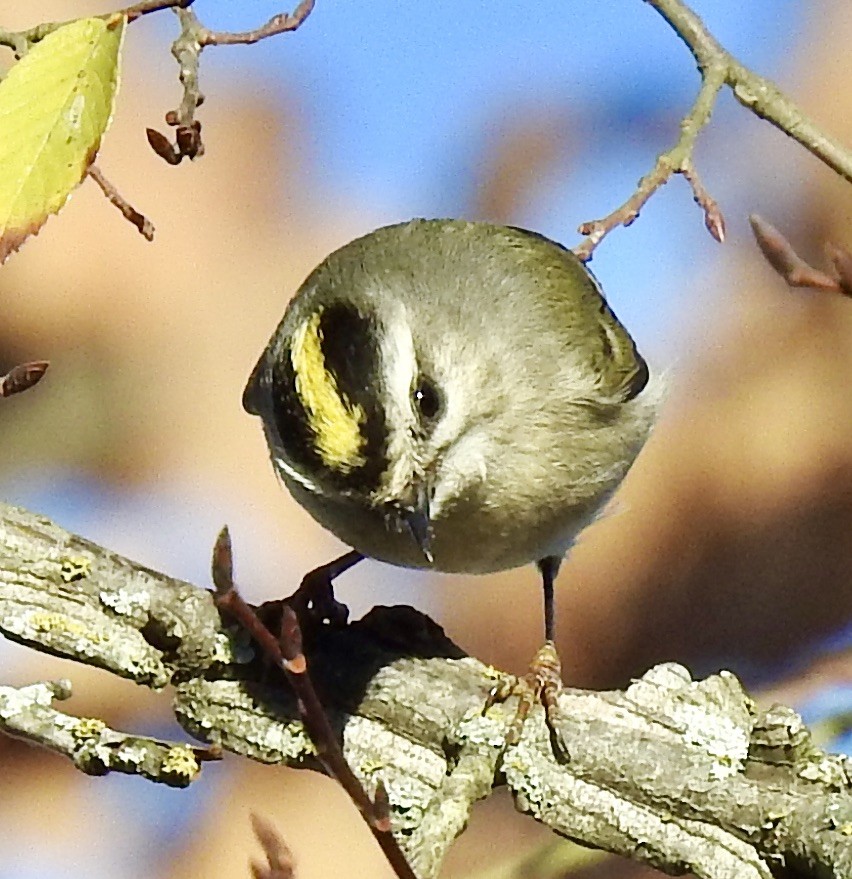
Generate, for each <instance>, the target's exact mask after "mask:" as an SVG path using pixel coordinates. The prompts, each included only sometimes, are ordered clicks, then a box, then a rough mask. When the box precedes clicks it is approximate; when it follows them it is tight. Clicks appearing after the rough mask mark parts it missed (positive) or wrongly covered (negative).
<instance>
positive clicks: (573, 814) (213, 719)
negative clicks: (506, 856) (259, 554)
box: [0, 506, 852, 879]
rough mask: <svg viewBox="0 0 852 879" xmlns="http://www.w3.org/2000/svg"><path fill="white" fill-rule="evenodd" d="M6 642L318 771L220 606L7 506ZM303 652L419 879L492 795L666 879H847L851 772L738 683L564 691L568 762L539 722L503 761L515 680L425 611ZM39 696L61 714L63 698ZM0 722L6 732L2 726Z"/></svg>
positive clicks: (330, 637)
mask: <svg viewBox="0 0 852 879" xmlns="http://www.w3.org/2000/svg"><path fill="white" fill-rule="evenodd" d="M259 610H260V613H261V615H263V614H264V613H266V612H272V611H274V608H270V607H269V606H266V607H262V608H260V609H259ZM0 631H2V632H3V633H4V634H6V635H7V636H8V637H12V638H14V639H16V640H18V641H21V642H23V643H26V644H29V645H31V646H32V647H34V648H35V649H38V650H46V651H49V652H53V653H58V654H60V655H62V656H67V657H70V658H73V659H77V660H78V661H81V662H84V663H88V664H92V665H97V666H99V667H101V668H107V669H110V670H111V671H113V672H114V673H115V674H118V675H121V676H123V677H128V678H131V679H133V680H136V681H138V682H139V683H142V684H145V685H146V686H150V687H155V688H157V687H162V686H165V684H167V683H171V684H172V685H173V686H174V688H175V693H176V695H175V706H174V707H175V712H176V715H177V717H178V719H179V720H180V722H181V723H182V725H183V726H184V728H185V729H187V730H188V731H189V732H190V733H192V734H193V735H195V736H198V737H199V738H201V739H203V740H205V741H209V742H214V743H216V744H217V745H218V747H221V748H222V749H227V750H230V751H233V752H236V753H239V754H244V755H246V756H248V757H251V758H252V759H255V760H260V761H263V762H268V763H282V762H283V763H288V764H290V765H293V766H303V767H316V766H317V761H316V760H315V755H314V753H313V748H312V745H311V743H310V741H309V738H308V737H307V736H306V734H305V731H304V729H303V727H302V724H301V722H300V721H299V719H298V718H299V712H298V709H297V706H296V704H295V699H294V697H293V695H292V693H291V691H290V690H289V689H288V688H287V686H286V684H285V683H284V682H283V681H282V682H280V683H275V682H274V681H271V680H270V677H269V671H268V667H264V664H263V663H262V662H261V661H260V660H259V659H258V658H257V657H256V656H255V655H254V651H253V649H252V647H251V645H250V644H249V643H248V642H247V640H246V639H245V637H244V635H243V634H242V633H241V632H239V631H235V630H232V629H229V628H227V627H225V626H223V624H222V622H221V620H220V619H219V616H218V614H217V612H216V610H215V607H214V603H213V598H212V594H211V593H209V592H207V591H205V590H202V589H199V588H197V587H194V586H191V585H190V584H188V583H184V582H181V581H176V580H172V579H170V578H168V577H165V576H164V575H162V574H158V573H156V572H154V571H151V570H148V569H146V568H143V567H141V566H138V565H135V564H133V563H132V562H129V561H128V560H126V559H124V558H122V557H121V556H118V555H116V554H114V553H111V552H109V551H107V550H104V549H102V548H100V547H98V546H95V545H94V544H92V543H90V542H88V541H86V540H83V539H82V538H80V537H76V536H74V535H71V534H69V533H67V532H65V531H63V530H62V529H61V528H59V527H57V526H56V525H55V524H53V523H51V522H49V521H48V520H46V519H43V518H41V517H38V516H33V515H32V514H29V513H27V512H25V511H23V510H19V509H16V508H13V507H7V506H0ZM305 653H306V654H307V656H308V661H309V664H310V668H311V674H312V676H313V678H314V680H315V683H316V686H317V689H318V691H319V692H320V693H321V694H322V698H323V701H324V704H325V706H326V710H327V712H328V715H329V717H330V719H331V722H332V726H333V728H334V729H335V730H336V731H337V733H338V735H340V736H341V740H342V742H343V749H344V753H345V755H346V758H347V760H348V761H349V763H350V765H351V767H352V769H353V770H354V772H355V774H356V775H357V777H358V778H359V779H360V781H361V782H362V784H363V785H364V788H365V789H366V791H367V792H368V793H369V794H370V795H371V796H372V795H374V793H375V791H376V789H377V787H378V786H379V785H380V784H381V786H383V787H384V789H385V790H386V792H387V796H388V800H389V804H390V815H391V820H392V824H393V829H394V834H395V835H396V838H397V840H398V841H399V844H400V847H401V848H402V850H403V851H404V852H405V854H406V857H407V859H408V862H409V863H410V865H411V867H412V869H413V870H414V872H415V873H416V875H417V876H418V877H422V879H428V877H435V876H437V875H438V872H439V870H440V864H441V862H442V860H443V857H444V855H445V854H446V850H447V848H448V847H449V845H450V843H451V841H452V839H453V838H454V837H455V836H457V835H458V834H459V833H460V832H461V831H462V829H463V828H464V826H465V823H466V821H467V819H468V816H469V814H470V809H471V807H472V805H473V803H474V802H475V801H476V800H477V799H480V798H482V797H485V796H487V795H488V794H489V793H490V792H491V790H492V789H493V787H494V786H495V784H498V783H499V784H506V785H508V787H509V788H510V789H511V791H512V792H513V794H514V796H515V799H516V802H517V805H518V808H519V809H520V810H522V811H524V812H527V813H529V814H531V815H532V816H533V817H534V818H535V819H536V820H538V821H541V822H543V823H544V824H546V825H548V826H550V827H552V828H553V829H554V830H555V831H556V832H558V833H560V834H563V835H564V836H567V837H570V838H572V839H578V840H581V841H583V842H585V843H587V844H589V845H593V846H598V847H601V848H604V849H607V850H609V851H615V852H618V853H621V854H624V855H626V856H629V857H633V858H637V859H639V860H643V861H645V862H647V863H651V864H654V865H660V866H664V867H665V868H666V869H667V870H669V871H692V872H693V873H695V874H696V875H697V876H700V877H707V879H722V877H732V876H737V877H738V879H770V877H773V876H776V875H777V869H780V867H781V866H782V865H785V867H786V869H787V870H788V873H787V874H785V875H790V876H795V877H799V879H802V877H817V876H819V877H833V879H848V877H849V876H850V875H852V782H850V777H849V764H848V763H847V761H846V760H845V759H843V758H839V757H828V756H826V755H824V754H823V753H821V752H820V751H818V750H816V749H815V748H814V747H813V746H812V744H811V741H810V737H809V734H808V732H807V730H806V729H805V728H804V726H803V725H802V723H801V721H800V720H799V718H798V717H797V715H795V714H794V713H793V712H792V711H789V710H788V709H783V708H775V709H772V710H771V711H768V712H763V711H759V710H757V709H755V707H754V705H753V704H752V702H751V700H750V699H749V698H748V697H747V695H746V694H745V693H744V692H743V690H742V688H741V687H740V684H739V683H738V681H737V680H736V679H735V678H734V677H733V675H730V674H728V673H725V672H723V673H721V674H719V675H715V676H713V677H710V678H708V679H707V680H705V681H700V682H694V681H692V680H691V679H690V677H689V675H688V674H687V673H686V671H685V670H684V669H682V668H681V667H679V666H676V665H663V666H659V667H657V668H655V669H652V670H651V671H649V672H648V673H647V674H646V675H645V676H644V677H643V678H642V679H641V680H639V681H637V682H636V683H634V684H633V685H632V686H631V687H630V688H628V689H627V690H626V691H625V692H608V693H593V692H586V691H582V690H567V691H566V692H565V693H564V694H563V696H562V697H561V699H560V703H559V705H560V710H561V713H562V721H561V723H560V729H559V731H560V734H561V736H562V738H563V740H564V742H565V744H566V746H567V749H568V752H569V755H570V757H569V760H568V761H567V762H560V761H559V760H558V759H556V758H555V757H554V754H553V750H552V748H551V745H550V739H549V736H548V732H547V728H546V725H545V723H544V718H543V711H542V710H541V709H540V708H539V707H536V708H534V709H533V710H532V711H531V713H530V715H529V717H528V719H527V721H526V723H525V725H524V728H523V734H522V736H521V738H520V740H519V741H518V742H517V744H514V745H511V746H507V745H506V733H507V730H508V729H509V727H510V726H511V723H512V720H513V718H514V710H513V706H512V705H511V704H506V705H497V706H493V707H492V708H490V709H489V710H488V711H487V712H483V706H484V704H485V701H486V696H487V693H488V692H489V690H490V689H491V688H492V687H493V686H494V683H495V681H496V680H499V679H500V678H501V677H502V675H501V674H500V673H499V672H496V671H495V670H493V669H491V668H489V667H487V666H485V665H483V664H482V663H480V662H478V661H477V660H475V659H473V658H471V657H466V656H464V655H463V654H462V653H461V651H459V649H458V648H457V647H456V646H455V645H453V644H452V643H451V642H450V641H448V640H447V639H446V638H445V637H444V636H443V633H442V632H441V630H440V629H439V628H438V627H437V626H435V624H434V623H432V622H431V621H429V620H428V619H427V618H425V617H423V616H422V615H421V614H418V613H417V612H416V611H413V610H412V609H411V608H377V609H374V610H373V611H372V612H371V613H370V614H368V615H367V616H366V617H365V618H364V619H363V620H360V621H358V622H356V623H353V624H351V625H349V626H346V627H340V628H334V627H322V628H321V629H319V630H318V631H317V632H316V633H314V635H313V637H312V639H309V640H308V641H306V643H305ZM38 686H40V687H44V685H37V687H38ZM34 692H35V693H37V694H39V693H40V695H38V696H37V697H33V699H32V700H31V701H35V702H39V700H40V702H39V704H41V706H42V707H48V708H49V707H50V706H49V705H47V704H46V702H47V701H49V696H50V693H48V692H42V691H39V690H35V691H34ZM51 710H52V709H51ZM68 722H69V723H71V724H73V723H86V724H89V725H91V724H92V723H93V721H85V722H83V721H79V720H71V721H68ZM95 723H96V722H95ZM0 725H4V726H5V727H6V728H9V723H8V718H7V712H6V711H3V710H0ZM11 731H13V732H19V731H18V730H11ZM44 743H45V744H47V745H48V746H49V747H54V746H53V744H52V743H51V742H50V741H49V740H46V741H44ZM168 747H172V746H168ZM55 749H56V750H58V751H60V752H61V753H68V751H67V750H63V749H62V748H61V747H57V748H55ZM107 768H109V767H107ZM151 775H152V776H153V777H158V776H157V773H156V772H152V773H151ZM160 780H162V779H160Z"/></svg>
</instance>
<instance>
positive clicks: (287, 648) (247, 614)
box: [212, 528, 416, 879]
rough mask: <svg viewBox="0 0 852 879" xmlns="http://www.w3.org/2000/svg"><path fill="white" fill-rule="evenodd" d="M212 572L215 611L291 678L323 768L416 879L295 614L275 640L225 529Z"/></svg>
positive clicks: (402, 870) (391, 857)
mask: <svg viewBox="0 0 852 879" xmlns="http://www.w3.org/2000/svg"><path fill="white" fill-rule="evenodd" d="M212 571H213V583H214V585H215V587H216V604H217V606H218V607H219V608H220V610H223V611H224V612H225V613H227V614H229V615H230V616H232V617H233V618H234V619H235V620H236V621H237V622H238V623H239V624H240V625H242V626H243V628H245V629H246V630H247V631H248V633H249V634H250V635H251V637H252V638H253V639H254V640H255V641H256V643H257V644H258V646H259V647H260V649H261V651H262V652H263V654H264V655H265V656H266V657H267V659H268V660H269V661H270V662H271V663H272V664H273V665H275V666H276V667H278V668H280V669H281V670H282V671H283V672H284V674H285V675H286V676H287V681H288V682H289V684H290V686H291V687H292V689H293V692H294V693H295V695H296V702H297V705H298V710H299V715H300V717H301V720H302V724H303V725H304V728H305V731H306V732H307V734H308V736H309V737H310V739H311V742H312V743H313V745H314V748H315V749H316V753H317V758H318V760H319V761H320V763H321V764H322V766H323V768H324V769H325V770H326V772H327V773H328V774H329V775H330V776H331V777H332V778H335V779H336V780H337V781H338V783H339V784H340V785H341V786H342V787H343V789H344V790H345V791H346V793H348V794H349V797H350V799H351V800H352V802H353V803H354V804H355V805H356V807H357V808H358V810H359V812H360V813H361V815H362V816H363V818H364V820H365V821H366V822H367V825H368V826H369V828H370V830H371V831H372V833H373V836H374V837H375V838H376V841H377V842H378V844H379V846H380V847H381V849H382V851H383V852H384V854H385V857H386V858H387V859H388V862H389V863H390V865H391V867H393V869H394V871H395V873H396V875H397V876H398V877H399V879H416V876H415V875H414V873H413V871H412V869H411V867H410V866H409V865H408V862H407V861H406V859H405V855H404V854H403V852H402V850H401V849H400V847H399V845H398V844H397V841H396V839H395V838H394V836H393V833H392V832H391V823H390V814H389V812H390V810H389V805H388V802H387V793H386V792H385V791H384V790H383V789H381V788H380V789H379V791H378V793H377V800H376V802H374V801H373V800H371V799H370V797H369V795H368V794H367V792H366V791H365V790H364V788H363V786H362V785H361V782H360V781H359V780H358V778H357V777H356V776H355V773H354V772H353V771H352V769H351V768H350V766H349V764H348V763H347V762H346V758H345V757H344V756H343V751H342V750H341V748H340V744H339V743H338V741H337V736H336V735H335V733H334V730H333V729H332V726H331V723H330V722H329V720H328V716H327V715H326V713H325V710H324V709H323V707H322V703H321V702H320V700H319V697H318V696H317V693H316V690H315V689H314V685H313V683H312V681H311V677H310V675H309V674H308V663H307V659H306V658H305V654H304V653H303V651H302V632H301V628H300V626H299V620H298V617H297V616H296V612H295V611H294V610H293V608H292V607H290V605H289V604H287V603H286V602H284V603H283V604H282V608H281V610H282V620H281V635H280V638H276V637H275V636H274V635H273V634H272V633H271V632H270V631H269V629H268V628H267V627H266V626H265V625H264V624H263V622H262V621H261V619H260V618H259V617H258V615H257V613H255V611H254V609H253V608H252V607H251V606H250V605H249V604H247V603H246V602H245V600H244V599H243V598H242V596H241V595H240V594H239V592H238V591H237V588H236V585H235V584H234V579H233V553H232V549H231V538H230V535H229V533H228V529H227V528H223V529H222V531H221V532H220V534H219V536H218V538H217V539H216V544H215V546H214V548H213V563H212Z"/></svg>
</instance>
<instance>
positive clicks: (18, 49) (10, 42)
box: [0, 0, 194, 58]
mask: <svg viewBox="0 0 852 879" xmlns="http://www.w3.org/2000/svg"><path fill="white" fill-rule="evenodd" d="M193 2H194V0H141V2H139V3H134V4H133V5H132V6H127V7H125V8H124V9H118V10H116V11H115V12H105V13H103V14H102V15H96V16H93V18H102V19H104V20H106V21H113V20H114V19H116V18H120V17H121V16H124V17H125V18H126V19H127V21H128V22H131V21H136V19H137V18H141V17H142V16H143V15H148V14H149V13H151V12H160V11H161V10H163V9H174V8H175V7H180V8H186V7H187V6H191V5H192V3H193ZM73 21H77V19H76V18H70V19H68V20H66V21H45V22H42V23H41V24H37V25H36V26H35V27H31V28H29V29H27V30H24V31H7V30H3V29H2V28H0V46H7V47H8V48H10V49H12V50H13V51H14V53H15V57H16V58H21V57H23V55H24V54H25V53H26V50H27V48H28V47H29V46H31V45H32V44H33V43H38V42H39V41H40V40H43V39H44V38H45V37H46V36H47V35H48V34H51V33H53V32H54V31H55V30H59V28H61V27H65V25H66V24H71V22H73Z"/></svg>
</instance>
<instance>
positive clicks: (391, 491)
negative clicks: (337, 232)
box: [243, 220, 655, 640]
mask: <svg viewBox="0 0 852 879" xmlns="http://www.w3.org/2000/svg"><path fill="white" fill-rule="evenodd" d="M648 379H649V374H648V368H647V366H646V364H645V361H644V360H643V359H642V357H641V356H640V355H639V353H638V352H637V350H636V346H635V345H634V343H633V340H632V339H631V338H630V336H629V335H628V333H627V331H626V330H625V328H624V327H623V326H622V325H621V324H620V323H619V321H618V319H617V318H616V316H615V315H614V314H613V312H612V310H611V309H610V308H609V306H608V305H607V303H606V302H605V300H604V298H603V295H602V294H601V290H600V287H599V286H598V284H597V282H596V281H595V279H594V278H593V277H592V275H591V274H589V272H588V271H587V270H586V268H585V267H584V266H583V265H582V263H581V262H580V261H579V260H578V259H577V258H576V257H575V256H574V254H572V253H571V252H570V251H569V250H566V249H565V248H563V247H561V246H560V245H558V244H555V243H554V242H552V241H550V240H548V239H547V238H544V237H543V236H541V235H538V234H536V233H533V232H527V231H524V230H521V229H515V228H511V227H502V226H493V225H489V224H486V223H469V222H463V221H460V220H412V221H411V222H409V223H402V224H399V225H395V226H387V227H385V228H382V229H378V230H376V231H375V232H372V233H371V234H369V235H365V236H364V237H363V238H359V239H357V240H356V241H353V242H351V243H350V244H347V245H346V246H345V247H342V248H340V250H337V251H335V252H334V253H332V254H331V255H330V256H329V257H327V258H326V259H325V260H324V261H323V262H322V263H321V264H320V265H319V266H318V267H317V268H316V269H315V270H314V271H313V272H312V273H311V275H310V276H309V277H308V278H307V280H306V281H305V282H304V284H302V286H301V288H300V289H299V291H298V292H297V294H296V296H295V298H294V299H293V300H292V301H291V302H290V305H289V306H288V308H287V311H286V313H285V315H284V318H283V320H282V321H281V323H280V324H279V326H278V328H277V329H276V330H275V333H274V334H273V336H272V338H271V340H270V342H269V344H268V346H267V348H266V350H265V351H264V352H263V354H262V355H261V357H260V360H259V362H258V364H257V366H256V367H255V369H254V372H253V373H252V376H251V378H250V379H249V382H248V386H247V387H246V390H245V395H244V397H243V405H244V406H245V408H246V409H247V410H248V411H249V412H250V413H252V414H254V415H259V416H260V417H261V418H262V419H263V427H264V431H265V433H266V439H267V442H268V444H269V448H270V451H271V455H272V461H273V464H274V466H275V469H276V470H277V472H278V474H279V475H280V476H281V478H282V479H283V480H284V483H285V484H286V485H287V488H288V489H289V490H290V492H291V493H292V494H293V496H294V497H295V498H296V500H297V501H298V502H299V503H300V504H301V505H302V506H303V507H305V509H307V510H308V512H309V513H310V514H311V515H312V516H313V517H314V518H315V519H316V520H317V521H318V522H319V523H320V524H322V525H324V526H325V527H326V528H328V529H329V530H330V531H332V532H333V533H334V534H336V535H337V536H338V537H339V538H340V539H341V540H342V541H343V542H344V543H346V544H348V545H349V546H351V547H353V548H354V550H355V551H354V552H352V553H348V554H347V555H346V556H343V557H342V558H341V559H339V560H337V561H336V562H333V563H332V564H331V565H329V566H327V567H326V569H324V570H325V573H326V575H327V577H328V578H329V583H330V578H332V577H334V576H336V575H337V574H339V573H340V572H341V571H342V570H345V569H346V568H347V567H349V566H350V565H351V564H354V563H355V562H356V561H359V560H360V559H361V558H362V557H364V556H368V557H370V558H375V559H381V560H382V561H386V562H390V563H392V564H395V565H402V566H405V567H414V568H434V569H435V570H438V571H447V572H450V571H457V572H465V573H477V574H481V573H486V572H489V571H499V570H504V569H507V568H514V567H517V566H519V565H524V564H527V563H530V562H536V563H538V565H539V568H540V569H541V572H542V575H543V580H544V586H545V607H546V616H545V620H546V622H545V628H546V632H545V634H546V637H547V639H548V640H550V639H552V636H553V615H552V604H553V601H552V588H553V578H554V577H555V575H556V571H557V568H558V566H559V563H560V561H561V560H562V558H563V556H564V555H565V553H566V551H567V550H568V548H569V547H570V546H571V544H572V542H573V541H574V539H575V537H576V535H577V534H578V532H579V531H580V530H581V529H582V528H583V527H584V526H585V525H586V524H587V523H589V522H590V521H591V520H592V519H593V518H594V517H595V515H596V514H597V512H598V511H599V510H600V508H601V506H602V505H603V504H604V502H605V501H606V500H607V499H608V498H609V497H610V495H611V494H612V492H613V491H614V490H615V488H616V487H617V486H618V484H619V483H620V482H621V480H622V478H623V477H624V475H625V474H626V472H627V470H628V468H629V467H630V465H631V463H632V462H633V459H634V458H635V457H636V455H637V453H638V452H639V449H640V448H641V447H642V444H643V443H644V442H645V439H646V438H647V436H648V433H649V431H650V428H651V425H652V423H653V421H654V417H655V405H654V404H655V400H654V395H653V394H651V393H649V392H648V391H645V388H646V385H647V384H648ZM643 391H645V392H644V393H643Z"/></svg>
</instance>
